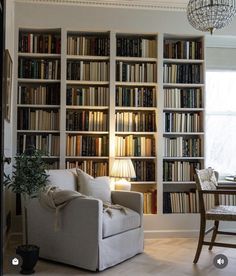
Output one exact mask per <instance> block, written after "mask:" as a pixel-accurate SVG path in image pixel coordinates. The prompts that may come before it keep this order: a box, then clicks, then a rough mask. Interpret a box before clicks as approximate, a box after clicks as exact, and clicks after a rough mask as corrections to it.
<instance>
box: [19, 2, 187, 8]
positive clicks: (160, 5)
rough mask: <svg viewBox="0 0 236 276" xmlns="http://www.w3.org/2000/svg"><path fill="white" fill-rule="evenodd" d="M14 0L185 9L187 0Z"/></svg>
mask: <svg viewBox="0 0 236 276" xmlns="http://www.w3.org/2000/svg"><path fill="white" fill-rule="evenodd" d="M15 2H28V3H44V4H70V5H83V6H97V7H98V6H100V7H118V8H136V9H157V10H178V11H185V10H186V6H187V3H188V0H15Z"/></svg>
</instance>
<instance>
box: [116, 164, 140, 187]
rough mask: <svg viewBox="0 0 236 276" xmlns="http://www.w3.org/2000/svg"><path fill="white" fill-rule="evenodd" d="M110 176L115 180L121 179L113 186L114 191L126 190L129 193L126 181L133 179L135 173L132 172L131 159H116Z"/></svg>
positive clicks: (128, 185) (129, 185) (128, 184)
mask: <svg viewBox="0 0 236 276" xmlns="http://www.w3.org/2000/svg"><path fill="white" fill-rule="evenodd" d="M111 176H112V177H115V178H121V179H120V180H118V181H117V182H116V184H115V189H116V190H127V191H130V189H131V184H130V183H129V181H128V180H126V179H130V178H135V177H136V173H135V170H134V166H133V163H132V161H131V159H117V160H115V162H114V163H113V166H112V170H111Z"/></svg>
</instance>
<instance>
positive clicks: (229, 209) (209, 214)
mask: <svg viewBox="0 0 236 276" xmlns="http://www.w3.org/2000/svg"><path fill="white" fill-rule="evenodd" d="M206 219H210V220H227V221H236V206H229V205H218V206H215V207H214V208H211V209H210V210H207V211H206Z"/></svg>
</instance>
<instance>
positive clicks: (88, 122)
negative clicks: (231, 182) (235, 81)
mask: <svg viewBox="0 0 236 276" xmlns="http://www.w3.org/2000/svg"><path fill="white" fill-rule="evenodd" d="M18 41H19V43H18V79H17V101H16V107H17V125H16V126H15V131H16V139H17V142H16V144H17V147H16V149H15V152H16V153H20V152H22V151H23V150H24V149H25V148H26V147H27V146H28V145H30V144H33V145H34V146H36V147H37V148H40V149H42V150H44V151H45V152H47V153H48V156H47V157H45V159H46V160H47V162H48V163H49V164H50V167H51V168H74V167H79V168H81V169H83V170H85V171H86V172H87V173H89V174H91V175H93V176H101V175H109V172H110V170H111V166H112V164H113V162H114V160H115V159H119V158H131V160H132V162H133V164H134V167H135V171H136V178H135V179H131V184H132V190H133V191H140V192H143V193H144V213H146V214H156V213H157V214H162V213H163V214H165V213H170V212H171V213H189V212H190V213H191V212H196V211H197V206H196V204H197V203H196V198H195V190H194V188H195V182H194V169H195V168H196V167H198V168H202V167H203V166H204V119H203V118H204V71H205V70H204V66H205V62H204V42H203V38H202V37H192V36H191V37H190V36H176V35H165V34H154V33H145V34H143V33H136V34H132V33H121V32H113V31H112V32H107V31H106V32H105V31H104V32H91V31H80V30H66V31H65V30H64V29H63V31H62V30H61V29H48V30H42V29H34V30H32V29H19V39H18ZM190 205H191V206H190Z"/></svg>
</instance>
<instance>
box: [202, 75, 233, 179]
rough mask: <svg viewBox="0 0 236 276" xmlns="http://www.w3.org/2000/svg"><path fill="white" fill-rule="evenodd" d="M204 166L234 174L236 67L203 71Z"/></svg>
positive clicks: (225, 173) (221, 173) (222, 172)
mask: <svg viewBox="0 0 236 276" xmlns="http://www.w3.org/2000/svg"><path fill="white" fill-rule="evenodd" d="M205 123H206V126H205V130H206V140H205V141H206V147H205V149H206V151H205V152H206V166H207V167H208V166H209V167H213V168H214V169H215V170H217V171H219V173H220V175H223V176H224V175H231V174H236V71H208V72H207V73H206V122H205Z"/></svg>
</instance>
